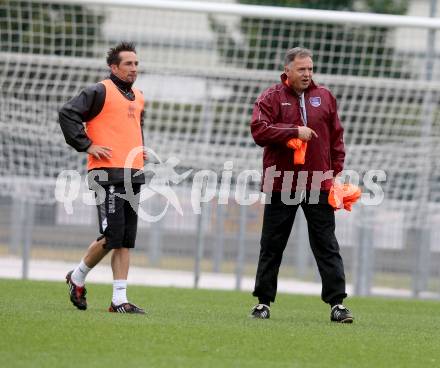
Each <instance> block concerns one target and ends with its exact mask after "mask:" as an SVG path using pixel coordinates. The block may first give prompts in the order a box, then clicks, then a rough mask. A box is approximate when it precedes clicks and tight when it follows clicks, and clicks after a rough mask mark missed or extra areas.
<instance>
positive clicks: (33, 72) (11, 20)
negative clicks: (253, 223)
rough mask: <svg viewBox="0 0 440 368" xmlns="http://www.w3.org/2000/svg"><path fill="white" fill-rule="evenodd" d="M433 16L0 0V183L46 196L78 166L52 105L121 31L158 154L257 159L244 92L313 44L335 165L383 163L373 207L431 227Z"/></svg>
mask: <svg viewBox="0 0 440 368" xmlns="http://www.w3.org/2000/svg"><path fill="white" fill-rule="evenodd" d="M438 28H440V22H438V21H436V20H431V19H429V18H411V17H398V16H380V15H372V14H360V13H350V14H348V13H343V12H327V11H313V10H302V9H288V8H279V9H277V8H262V7H255V6H245V5H238V4H234V3H231V2H224V3H211V2H199V3H198V2H191V1H160V2H158V1H135V0H128V1H117V0H114V1H99V0H91V1H89V0H87V1H85V0H76V1H56V2H55V1H10V0H2V1H0V48H1V53H0V85H1V99H0V178H1V179H0V180H1V181H2V192H3V193H2V194H3V195H9V196H21V197H25V198H27V199H29V200H30V199H34V200H38V201H43V202H45V203H50V202H51V201H54V195H53V193H54V182H55V179H56V177H57V175H58V174H59V173H60V172H61V171H62V170H66V169H73V170H84V167H85V165H84V161H85V155H78V154H77V153H76V152H74V151H73V150H72V149H71V148H69V147H68V146H67V145H66V143H65V142H64V138H63V136H62V134H61V131H60V129H59V125H58V123H57V116H58V115H57V113H58V109H59V108H60V106H61V105H62V104H63V103H64V102H66V101H67V100H68V99H69V98H71V97H72V96H73V95H74V94H75V93H77V92H78V91H80V89H81V88H84V87H85V86H87V85H89V84H91V83H94V82H97V81H99V80H101V79H103V78H104V77H105V76H106V75H107V69H106V65H105V53H106V50H107V49H108V48H109V47H111V46H112V45H114V44H115V43H116V42H118V41H121V40H129V41H133V42H135V43H136V45H137V49H138V56H139V60H140V68H141V69H140V75H139V78H138V80H137V82H136V85H137V87H138V88H140V89H141V90H143V93H144V95H145V98H146V101H147V109H146V117H145V137H146V144H147V145H148V146H149V147H151V148H152V149H153V150H154V151H155V152H156V153H157V154H158V156H159V157H161V158H162V159H163V160H166V159H167V158H169V157H177V158H178V159H179V161H180V164H181V165H182V166H184V167H186V168H194V169H204V168H210V169H214V170H217V171H219V172H220V171H221V170H222V168H223V163H224V162H225V161H227V160H232V161H233V163H234V173H238V172H239V171H240V170H243V169H256V170H261V149H260V148H258V147H256V146H255V144H254V143H253V140H252V137H251V135H250V131H249V121H250V116H251V111H252V107H253V103H254V101H255V99H256V97H257V96H258V94H259V93H260V92H261V91H262V90H263V89H265V88H267V87H269V86H270V85H272V84H274V83H276V82H277V81H278V78H279V74H280V72H281V70H282V59H283V55H284V53H285V50H286V49H288V48H291V47H294V46H297V45H302V46H305V47H308V48H310V49H312V51H313V53H314V63H315V66H316V74H315V78H314V79H315V80H316V81H317V82H318V83H320V84H323V85H326V86H328V87H329V88H330V89H331V90H332V91H333V93H334V94H335V95H336V97H337V99H338V103H339V112H340V117H341V120H342V122H343V125H344V127H345V132H346V133H345V143H346V148H347V160H346V168H347V169H351V170H355V171H357V172H359V173H360V175H361V178H362V177H363V174H364V173H365V172H367V171H368V170H384V171H385V172H386V175H387V179H386V181H384V182H381V183H380V185H381V187H382V188H383V190H384V193H385V199H384V202H383V206H384V208H387V209H388V210H389V211H391V212H392V213H397V214H399V215H400V217H399V218H401V221H402V224H404V225H405V226H431V225H432V224H433V222H435V221H438V216H437V217H436V214H437V213H438V205H439V201H440V184H439V183H440V170H439V169H440V168H439V165H440V164H439V162H440V130H439V126H440V114H439V112H438V108H437V106H438V105H439V102H440V101H439V99H440V74H439V73H440V67H439V65H438V63H439V61H438V60H439V58H438V57H436V56H437V55H436V53H435V50H436V46H437V44H438V42H437V40H436V38H435V35H436V34H435V32H436V31H437V29H438ZM82 173H84V171H83V172H82ZM361 184H362V183H361ZM436 219H437V220H436Z"/></svg>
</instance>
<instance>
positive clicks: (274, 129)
mask: <svg viewBox="0 0 440 368" xmlns="http://www.w3.org/2000/svg"><path fill="white" fill-rule="evenodd" d="M279 106H280V105H279V101H278V100H277V97H276V94H275V93H271V94H264V93H263V95H261V96H260V97H259V98H258V99H257V101H256V102H255V105H254V110H253V113H252V121H251V133H252V136H253V138H254V141H255V143H256V144H258V145H259V146H261V147H265V146H268V145H271V144H283V145H284V144H285V143H286V142H287V141H288V140H289V139H291V138H297V137H298V127H294V126H292V125H291V124H285V123H278V122H277V117H278V115H279V108H280V107H279Z"/></svg>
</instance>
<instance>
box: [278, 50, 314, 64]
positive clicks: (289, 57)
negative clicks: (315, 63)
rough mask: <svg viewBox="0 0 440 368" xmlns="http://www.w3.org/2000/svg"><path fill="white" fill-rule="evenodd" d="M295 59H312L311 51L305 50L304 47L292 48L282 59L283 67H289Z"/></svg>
mask: <svg viewBox="0 0 440 368" xmlns="http://www.w3.org/2000/svg"><path fill="white" fill-rule="evenodd" d="M296 57H300V58H305V57H310V58H311V57H313V54H312V51H310V50H309V49H306V48H304V47H294V48H293V49H289V50H287V52H286V56H285V57H284V65H289V64H290V63H291V62H292V61H293V60H295V58H296Z"/></svg>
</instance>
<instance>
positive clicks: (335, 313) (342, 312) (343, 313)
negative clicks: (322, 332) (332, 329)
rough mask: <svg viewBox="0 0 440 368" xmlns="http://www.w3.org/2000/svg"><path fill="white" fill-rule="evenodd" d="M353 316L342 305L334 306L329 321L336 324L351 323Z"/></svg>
mask: <svg viewBox="0 0 440 368" xmlns="http://www.w3.org/2000/svg"><path fill="white" fill-rule="evenodd" d="M353 319H354V318H353V315H352V314H351V312H350V311H349V310H348V309H347V308H345V307H344V306H343V305H342V304H336V305H334V306H333V307H332V311H331V312H330V321H332V322H338V323H353Z"/></svg>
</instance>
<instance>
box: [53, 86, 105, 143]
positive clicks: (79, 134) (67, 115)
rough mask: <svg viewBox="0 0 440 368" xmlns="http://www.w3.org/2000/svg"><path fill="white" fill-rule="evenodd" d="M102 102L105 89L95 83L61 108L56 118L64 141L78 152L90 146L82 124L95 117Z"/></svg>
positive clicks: (99, 110) (101, 106) (100, 108)
mask: <svg viewBox="0 0 440 368" xmlns="http://www.w3.org/2000/svg"><path fill="white" fill-rule="evenodd" d="M104 101H105V87H104V85H103V84H102V83H97V84H95V85H93V86H90V87H88V88H85V89H83V90H82V91H81V92H80V93H79V94H78V95H77V96H75V97H73V98H72V99H71V100H70V101H68V102H67V103H66V104H64V105H63V106H62V107H61V109H60V111H59V114H58V116H59V123H60V126H61V131H62V132H63V135H64V139H65V140H66V142H67V144H69V145H70V146H72V147H73V148H75V149H76V150H77V151H78V152H85V151H87V149H88V148H89V147H90V146H91V145H92V143H93V142H92V141H91V140H90V139H89V137H87V134H86V131H85V129H84V124H83V122H87V121H89V120H92V119H93V118H94V117H96V116H97V115H98V114H99V113H100V112H101V110H102V108H103V106H104Z"/></svg>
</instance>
